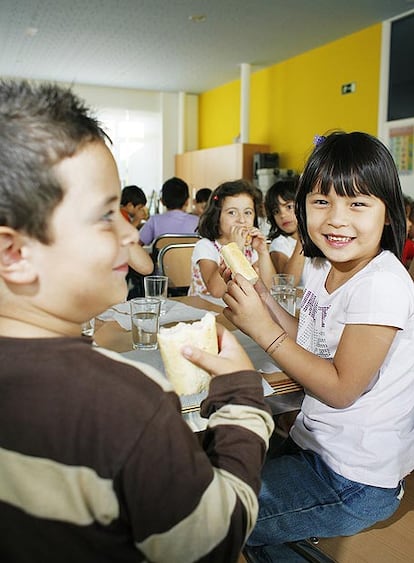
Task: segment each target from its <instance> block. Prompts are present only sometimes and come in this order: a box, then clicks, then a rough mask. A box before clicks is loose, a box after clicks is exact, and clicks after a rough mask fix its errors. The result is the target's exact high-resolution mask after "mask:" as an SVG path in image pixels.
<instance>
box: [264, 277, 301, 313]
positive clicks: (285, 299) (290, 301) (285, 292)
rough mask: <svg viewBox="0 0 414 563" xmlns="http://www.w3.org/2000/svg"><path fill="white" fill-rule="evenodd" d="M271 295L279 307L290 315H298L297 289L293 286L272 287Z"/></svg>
mask: <svg viewBox="0 0 414 563" xmlns="http://www.w3.org/2000/svg"><path fill="white" fill-rule="evenodd" d="M270 293H271V295H272V297H273V299H275V300H276V301H277V302H278V303H279V305H281V306H282V307H283V308H284V309H286V311H287V312H288V313H290V314H291V315H293V316H295V313H296V287H293V286H292V285H272V288H271V290H270Z"/></svg>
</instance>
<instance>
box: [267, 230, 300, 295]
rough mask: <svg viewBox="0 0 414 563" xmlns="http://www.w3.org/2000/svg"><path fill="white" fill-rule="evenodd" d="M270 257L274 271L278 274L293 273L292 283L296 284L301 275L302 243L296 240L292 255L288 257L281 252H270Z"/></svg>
mask: <svg viewBox="0 0 414 563" xmlns="http://www.w3.org/2000/svg"><path fill="white" fill-rule="evenodd" d="M270 255H271V258H272V261H273V264H274V266H275V268H276V271H277V272H279V273H280V274H293V275H294V277H295V281H294V285H295V286H296V285H298V284H299V282H300V279H301V277H302V272H303V266H304V264H305V256H304V255H303V252H302V243H301V242H300V240H297V241H296V246H295V249H294V251H293V254H292V256H291V257H290V258H289V257H288V256H286V254H283V252H271V254H270Z"/></svg>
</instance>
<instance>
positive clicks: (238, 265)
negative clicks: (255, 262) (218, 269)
mask: <svg viewBox="0 0 414 563" xmlns="http://www.w3.org/2000/svg"><path fill="white" fill-rule="evenodd" d="M221 255H222V256H223V258H224V261H225V263H226V265H227V267H228V268H230V270H231V273H232V275H233V276H235V275H236V274H241V275H242V276H244V277H245V278H246V279H247V280H248V281H249V282H251V283H253V284H254V283H256V282H257V280H258V279H259V276H258V275H257V272H256V271H255V269H254V268H253V266H252V265H251V264H250V262H249V261H248V260H247V258H246V256H245V255H244V254H243V252H242V251H241V250H240V248H239V247H238V246H237V244H236V243H235V242H230V243H229V244H225V245H224V246H222V247H221Z"/></svg>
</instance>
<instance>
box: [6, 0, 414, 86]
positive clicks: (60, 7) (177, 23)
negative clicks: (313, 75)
mask: <svg viewBox="0 0 414 563" xmlns="http://www.w3.org/2000/svg"><path fill="white" fill-rule="evenodd" d="M413 8H414V0H346V1H344V0H0V74H1V75H2V76H3V77H4V76H8V77H26V78H31V79H41V80H57V81H64V82H74V83H79V84H94V85H101V86H112V87H123V88H137V89H140V90H160V91H183V92H188V93H200V92H203V91H206V90H209V89H211V88H215V87H216V86H219V85H221V84H224V83H226V82H230V81H232V80H235V79H237V78H239V76H240V64H241V63H250V64H251V65H252V66H251V70H252V72H254V71H255V70H258V69H261V68H264V67H266V66H270V65H272V64H275V63H277V62H280V61H282V60H285V59H288V58H290V57H293V56H295V55H297V54H300V53H302V52H304V51H307V50H309V49H312V48H315V47H318V46H320V45H323V44H325V43H328V42H330V41H333V40H335V39H338V38H340V37H343V36H345V35H348V34H350V33H353V32H355V31H358V30H360V29H363V28H365V27H368V26H370V25H372V24H374V23H377V22H380V21H383V20H386V19H389V18H392V17H394V16H396V15H398V14H402V13H405V12H407V11H408V10H411V9H413ZM201 15H202V16H206V19H205V21H204V22H200V23H197V22H194V21H192V20H190V19H189V17H190V16H201Z"/></svg>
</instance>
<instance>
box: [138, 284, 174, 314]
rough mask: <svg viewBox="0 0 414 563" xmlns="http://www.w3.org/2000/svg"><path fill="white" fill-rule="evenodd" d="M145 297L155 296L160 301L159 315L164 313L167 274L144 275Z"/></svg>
mask: <svg viewBox="0 0 414 563" xmlns="http://www.w3.org/2000/svg"><path fill="white" fill-rule="evenodd" d="M144 291H145V297H157V298H158V299H160V301H161V312H160V314H161V315H165V312H166V301H167V294H168V277H167V276H145V277H144Z"/></svg>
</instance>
